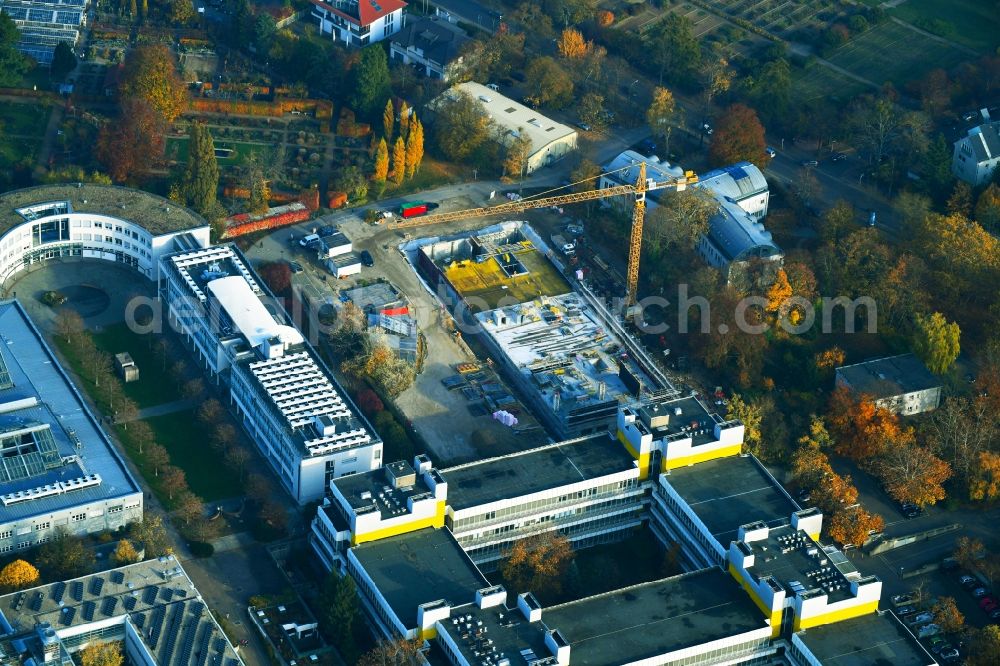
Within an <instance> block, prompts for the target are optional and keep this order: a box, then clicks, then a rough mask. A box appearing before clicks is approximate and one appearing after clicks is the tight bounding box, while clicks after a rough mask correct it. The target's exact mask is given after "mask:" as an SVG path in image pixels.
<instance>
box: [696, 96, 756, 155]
mask: <svg viewBox="0 0 1000 666" xmlns="http://www.w3.org/2000/svg"><path fill="white" fill-rule="evenodd" d="M765 147H766V142H765V140H764V126H763V125H761V124H760V121H759V120H758V119H757V114H756V113H754V110H753V109H751V108H750V107H748V106H744V105H743V104H733V105H732V106H730V107H729V108H728V109H727V110H726V112H725V115H723V116H722V119H721V120H720V121H719V123H718V126H717V127H716V128H715V132H714V134H713V135H712V143H711V144H710V145H709V147H708V154H709V159H710V160H711V161H712V163H713V164H715V165H716V166H727V165H730V164H734V163H736V162H743V161H746V162H751V163H753V164H756V165H757V166H763V165H764V161H765V160H764V148H765Z"/></svg>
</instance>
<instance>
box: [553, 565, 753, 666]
mask: <svg viewBox="0 0 1000 666" xmlns="http://www.w3.org/2000/svg"><path fill="white" fill-rule="evenodd" d="M542 622H543V623H544V624H545V626H547V627H548V628H549V629H558V630H559V633H561V634H562V635H563V637H564V638H565V639H566V640H567V641H568V642H569V643H570V646H571V647H570V655H571V658H572V661H573V664H576V665H580V666H613V665H615V664H622V663H633V662H638V661H641V660H643V659H652V658H653V657H656V656H658V655H663V654H668V653H670V652H674V651H676V650H682V649H684V648H689V647H693V646H696V645H701V644H703V643H707V642H710V641H715V640H719V639H723V638H727V637H729V636H737V635H740V634H745V633H747V632H750V631H754V630H755V629H763V628H767V627H768V624H767V621H766V619H765V617H764V615H763V613H761V612H760V610H759V609H758V608H757V606H756V605H754V602H753V601H752V600H751V599H750V595H748V594H747V593H746V592H745V591H744V590H743V589H742V588H741V587H740V586H739V584H738V583H737V582H736V581H735V580H734V579H733V577H732V576H730V575H729V574H728V573H726V572H724V571H723V570H722V569H719V568H717V567H712V568H710V569H702V570H701V571H695V572H691V573H688V574H684V575H681V576H675V577H673V578H666V579H663V580H658V581H653V582H650V583H643V584H642V585H635V586H632V587H626V588H623V589H620V590H615V591H614V592H608V593H606V594H600V595H597V596H594V597H588V598H586V599H581V600H579V601H573V602H570V603H567V604H562V605H559V606H553V607H551V608H546V609H544V610H543V611H542Z"/></svg>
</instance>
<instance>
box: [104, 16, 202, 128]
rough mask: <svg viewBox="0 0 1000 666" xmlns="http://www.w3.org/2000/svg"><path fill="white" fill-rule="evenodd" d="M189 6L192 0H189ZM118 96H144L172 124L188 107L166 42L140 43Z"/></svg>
mask: <svg viewBox="0 0 1000 666" xmlns="http://www.w3.org/2000/svg"><path fill="white" fill-rule="evenodd" d="M186 1H187V3H188V4H189V5H190V2H191V0H186ZM118 94H119V99H121V100H122V101H125V100H135V99H141V100H144V101H145V102H146V103H148V104H149V105H150V107H151V108H152V109H153V110H154V111H155V112H156V113H157V114H159V116H160V117H161V118H162V119H163V121H164V122H167V123H172V122H173V121H174V120H175V119H176V118H177V117H178V116H180V115H181V113H182V112H183V111H184V109H185V108H186V107H187V101H188V95H187V86H185V85H184V82H183V81H181V79H180V77H179V76H178V75H177V68H176V66H175V65H174V56H173V54H172V53H171V52H170V50H169V49H168V48H167V47H166V46H164V45H163V44H149V45H145V46H139V47H138V48H136V49H135V50H133V51H130V52H129V54H128V56H127V57H126V58H125V71H124V73H123V75H122V82H121V84H120V85H119V86H118Z"/></svg>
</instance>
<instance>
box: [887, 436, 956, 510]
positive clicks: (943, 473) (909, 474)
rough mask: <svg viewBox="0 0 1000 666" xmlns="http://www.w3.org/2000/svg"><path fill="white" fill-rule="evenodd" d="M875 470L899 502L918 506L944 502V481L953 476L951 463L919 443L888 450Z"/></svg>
mask: <svg viewBox="0 0 1000 666" xmlns="http://www.w3.org/2000/svg"><path fill="white" fill-rule="evenodd" d="M875 469H876V472H877V473H878V475H879V478H881V479H882V482H883V483H884V484H885V488H886V490H887V491H888V493H889V494H890V495H891V496H892V497H893V498H894V499H895V500H897V501H899V502H911V503H913V504H916V505H917V506H927V505H928V504H934V503H935V502H937V501H939V500H943V499H944V498H945V490H944V482H945V481H947V480H948V479H949V478H951V475H952V471H951V466H950V465H948V463H946V462H945V461H943V460H941V459H940V458H938V457H937V456H935V455H934V454H933V453H931V452H930V451H928V450H927V449H926V448H924V447H922V446H917V445H916V444H910V445H905V444H896V445H893V446H887V447H885V448H884V450H883V451H882V454H881V455H880V456H879V458H878V460H877V461H876V463H875Z"/></svg>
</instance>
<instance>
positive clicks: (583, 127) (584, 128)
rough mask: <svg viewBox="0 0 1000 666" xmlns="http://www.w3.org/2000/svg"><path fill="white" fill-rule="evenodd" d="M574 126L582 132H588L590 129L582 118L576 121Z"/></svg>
mask: <svg viewBox="0 0 1000 666" xmlns="http://www.w3.org/2000/svg"><path fill="white" fill-rule="evenodd" d="M576 126H577V127H579V128H580V129H582V130H583V131H584V132H589V131H590V125H588V124H587V123H585V122H583V121H582V120H581V121H580V122H578V123H577V124H576Z"/></svg>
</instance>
